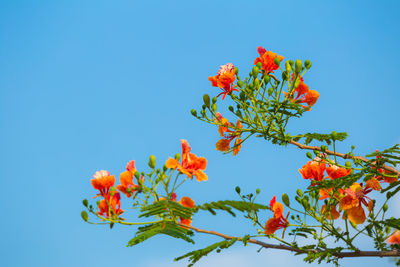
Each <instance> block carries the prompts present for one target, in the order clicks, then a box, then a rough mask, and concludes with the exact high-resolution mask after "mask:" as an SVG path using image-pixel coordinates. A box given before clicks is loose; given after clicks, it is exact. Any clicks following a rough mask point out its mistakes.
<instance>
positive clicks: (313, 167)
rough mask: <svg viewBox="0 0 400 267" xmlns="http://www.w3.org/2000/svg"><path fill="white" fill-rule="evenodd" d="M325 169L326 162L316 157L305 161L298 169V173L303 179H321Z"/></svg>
mask: <svg viewBox="0 0 400 267" xmlns="http://www.w3.org/2000/svg"><path fill="white" fill-rule="evenodd" d="M325 169H326V164H325V163H324V162H323V161H322V159H321V158H319V157H316V158H314V160H311V161H309V162H307V164H306V165H304V166H303V168H301V169H299V172H300V174H301V175H302V176H303V178H304V179H311V180H315V181H322V179H323V178H324V171H325Z"/></svg>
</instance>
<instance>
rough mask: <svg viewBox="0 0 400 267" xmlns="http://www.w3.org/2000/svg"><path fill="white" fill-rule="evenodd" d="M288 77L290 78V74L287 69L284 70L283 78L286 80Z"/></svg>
mask: <svg viewBox="0 0 400 267" xmlns="http://www.w3.org/2000/svg"><path fill="white" fill-rule="evenodd" d="M288 78H289V74H288V73H287V72H286V71H284V72H282V80H283V81H286V80H287V79H288Z"/></svg>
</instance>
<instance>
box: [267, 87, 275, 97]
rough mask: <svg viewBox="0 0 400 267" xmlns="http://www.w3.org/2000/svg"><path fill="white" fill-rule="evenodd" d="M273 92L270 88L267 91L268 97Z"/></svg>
mask: <svg viewBox="0 0 400 267" xmlns="http://www.w3.org/2000/svg"><path fill="white" fill-rule="evenodd" d="M273 92H274V88H272V87H271V88H269V89H268V94H269V95H272V93H273Z"/></svg>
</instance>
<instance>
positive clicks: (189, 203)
mask: <svg viewBox="0 0 400 267" xmlns="http://www.w3.org/2000/svg"><path fill="white" fill-rule="evenodd" d="M179 203H180V204H181V205H182V206H184V207H186V208H190V209H193V208H194V207H195V206H196V205H195V203H194V200H193V199H191V198H190V197H182V198H181V200H180V201H179ZM180 221H181V224H185V225H189V226H190V225H192V218H186V219H185V218H182V217H180Z"/></svg>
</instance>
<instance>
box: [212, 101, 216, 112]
mask: <svg viewBox="0 0 400 267" xmlns="http://www.w3.org/2000/svg"><path fill="white" fill-rule="evenodd" d="M211 109H212V111H214V112H215V111H217V104H215V103H214V104H212V105H211Z"/></svg>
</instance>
